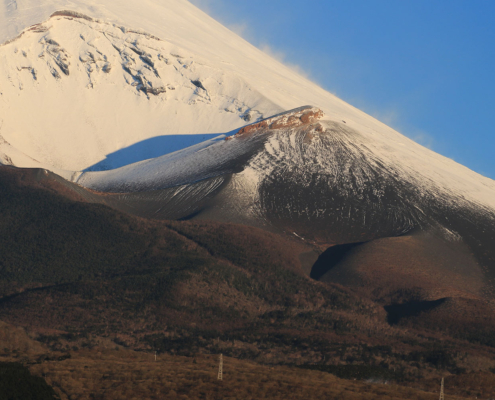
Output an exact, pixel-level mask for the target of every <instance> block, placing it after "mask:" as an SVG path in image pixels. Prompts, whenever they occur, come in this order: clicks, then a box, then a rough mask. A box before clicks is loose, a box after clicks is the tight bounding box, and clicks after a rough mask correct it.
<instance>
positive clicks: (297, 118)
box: [226, 106, 324, 140]
mask: <svg viewBox="0 0 495 400" xmlns="http://www.w3.org/2000/svg"><path fill="white" fill-rule="evenodd" d="M323 115H324V114H323V111H321V110H320V109H319V108H317V107H312V106H304V107H299V108H295V109H293V110H290V111H287V112H285V113H282V114H278V115H275V116H273V117H270V118H267V119H264V120H262V121H259V122H256V123H254V124H251V125H246V126H244V127H242V128H241V129H239V131H238V132H237V133H236V134H235V135H234V136H230V137H227V138H226V140H228V139H231V138H232V137H235V136H241V135H246V134H251V133H253V132H255V131H258V130H262V129H263V130H264V129H283V128H293V127H297V126H303V125H309V124H312V123H314V122H316V121H318V120H319V119H321V118H322V117H323Z"/></svg>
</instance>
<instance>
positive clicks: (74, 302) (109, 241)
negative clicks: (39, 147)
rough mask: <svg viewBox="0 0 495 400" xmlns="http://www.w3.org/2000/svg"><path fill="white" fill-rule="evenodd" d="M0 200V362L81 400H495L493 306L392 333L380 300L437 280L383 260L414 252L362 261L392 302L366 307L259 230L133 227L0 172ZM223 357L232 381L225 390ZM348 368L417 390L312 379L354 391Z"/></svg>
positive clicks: (370, 302)
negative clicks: (439, 398)
mask: <svg viewBox="0 0 495 400" xmlns="http://www.w3.org/2000/svg"><path fill="white" fill-rule="evenodd" d="M0 184H1V187H2V193H1V195H0V208H1V209H2V211H3V214H2V219H0V272H1V273H0V294H1V296H2V297H1V298H0V320H2V321H5V322H8V323H10V324H11V325H13V326H18V327H22V328H12V326H9V325H0V342H1V343H0V356H2V355H3V357H4V359H6V360H7V359H12V360H17V361H22V362H24V363H34V364H32V371H34V372H35V373H37V374H45V375H46V377H47V379H48V380H49V381H50V382H51V383H53V385H54V386H55V387H57V388H58V389H57V390H59V391H61V393H63V391H66V393H69V394H71V396H73V397H70V398H91V397H87V396H90V395H91V393H93V394H94V396H93V397H92V398H98V397H95V396H100V397H99V398H105V399H106V398H109V399H111V398H126V399H127V398H154V397H153V396H155V397H156V398H159V397H157V396H162V397H163V396H165V395H166V396H167V398H174V397H173V396H176V398H228V397H229V396H230V397H233V398H242V399H246V398H277V397H276V396H279V397H280V398H339V399H347V398H348V399H353V398H356V399H358V398H384V399H386V398H396V399H402V398H403V399H416V398H417V399H423V398H424V399H429V398H434V396H436V395H429V394H425V393H423V392H418V391H417V390H416V387H423V388H426V389H428V390H434V389H435V385H437V382H438V379H439V378H440V377H441V376H448V377H449V378H448V379H447V381H448V382H449V380H451V382H452V389H455V390H453V391H452V392H448V393H450V394H456V393H457V394H460V395H463V396H471V393H475V394H476V395H477V393H480V395H478V397H479V398H489V396H490V395H492V394H493V392H492V393H490V391H491V390H492V389H490V388H492V387H493V380H491V379H492V377H491V376H492V374H491V372H489V371H490V369H493V368H495V350H494V348H495V335H494V333H493V330H492V329H490V327H492V326H495V324H494V321H495V319H494V314H493V313H492V312H491V310H493V308H492V306H491V304H490V303H489V302H486V301H485V302H483V303H480V300H479V299H477V298H476V296H474V298H466V299H462V298H455V299H452V298H448V299H446V300H445V301H442V302H441V303H439V304H438V305H436V303H435V307H433V308H430V309H427V310H426V309H425V310H423V311H421V312H418V313H416V314H414V315H413V314H411V315H406V316H404V318H402V319H400V320H398V322H397V323H391V321H390V320H387V317H389V315H387V311H386V310H385V309H384V307H383V306H384V304H385V303H384V301H385V300H386V301H395V302H400V301H403V300H414V299H416V297H415V296H416V295H417V292H418V291H417V290H416V289H417V286H418V285H419V286H423V287H425V288H430V289H431V287H432V286H431V285H429V282H431V280H432V277H433V278H436V277H437V275H434V274H431V275H428V268H425V267H424V266H423V268H419V267H418V266H417V265H412V264H407V265H409V266H410V271H405V273H404V271H401V270H400V269H394V268H395V267H394V265H397V264H398V263H404V262H406V261H407V258H411V257H409V256H408V257H406V256H402V258H400V260H399V261H397V255H396V254H395V253H393V252H392V251H390V252H389V253H388V254H387V257H385V258H384V257H380V256H379V254H385V253H386V251H388V250H390V248H387V246H388V245H387V243H392V242H394V243H395V242H401V243H402V244H403V245H404V246H406V247H408V248H410V252H409V253H407V252H406V253H404V254H406V255H407V254H410V253H411V252H412V253H414V252H417V251H416V250H417V249H418V246H419V245H420V244H421V243H419V244H418V242H417V241H416V240H411V239H407V238H405V239H400V240H388V241H387V240H385V241H377V243H376V244H375V245H374V246H376V247H377V248H378V249H381V250H384V251H380V252H377V251H374V252H373V254H372V256H369V257H367V262H368V265H370V268H369V270H370V271H373V273H375V275H374V278H375V280H373V279H372V278H373V274H369V275H368V276H367V277H365V278H366V279H368V280H366V281H365V283H366V286H368V287H373V285H375V287H378V286H377V283H380V282H386V285H383V286H388V287H390V288H392V289H393V291H392V292H390V291H389V292H388V293H385V292H384V291H382V290H380V291H379V293H374V292H373V291H372V290H364V289H367V288H366V287H365V288H364V289H363V288H360V291H358V290H354V289H353V290H351V289H349V288H346V287H344V286H341V285H339V284H336V283H335V282H326V283H324V282H317V281H314V280H312V279H310V278H309V277H308V276H307V273H305V271H303V268H302V266H301V262H300V259H299V254H301V253H302V252H304V251H308V248H307V247H305V245H304V244H301V243H298V242H294V241H292V240H289V239H287V238H285V237H282V236H279V235H275V234H273V233H269V232H265V231H263V230H260V229H255V228H251V227H246V226H239V225H232V224H221V223H215V222H198V221H190V222H184V221H180V222H179V221H175V222H158V221H148V220H144V219H139V218H134V217H130V216H127V215H125V214H122V213H119V212H116V211H114V210H111V209H109V208H107V207H104V206H100V205H92V204H87V203H84V202H82V201H81V199H80V198H79V197H78V196H76V195H74V194H71V193H67V189H66V188H63V187H61V186H60V185H58V184H57V183H56V182H53V181H50V180H48V181H46V180H45V179H44V173H43V172H42V171H41V172H40V171H37V172H32V171H31V172H30V171H18V170H15V169H10V168H9V169H7V170H5V169H2V170H1V171H0ZM61 194H63V196H61ZM384 245H385V247H384ZM419 248H420V246H419ZM385 250H386V251H385ZM361 255H362V254H361ZM358 256H360V254H359V253H356V257H357V258H359V257H358ZM384 259H385V260H392V261H390V262H386V263H383V260H384ZM447 267H448V266H446V267H445V268H447ZM442 268H443V267H442ZM306 272H307V271H306ZM411 277H414V279H412V278H411ZM460 281H461V279H460V278H459V277H456V278H455V282H454V283H455V284H452V282H451V283H449V285H447V286H449V287H450V288H456V286H457V288H459V287H460V286H459V284H458V282H460ZM473 281H476V282H477V280H476V279H474V278H473ZM408 282H409V283H411V282H412V283H411V284H412V285H413V287H411V288H410V290H409V289H407V284H408ZM404 286H406V289H407V290H404ZM471 286H472V287H473V288H475V287H476V285H471ZM449 290H450V291H449V292H448V293H449V294H452V293H453V292H454V291H453V290H451V289H449ZM430 293H431V292H430ZM420 295H421V293H420ZM419 299H420V300H422V299H423V298H422V297H419ZM427 299H429V298H428V297H427ZM452 315H456V316H457V319H453V318H452ZM33 338H34V339H36V340H37V341H33ZM16 341H17V342H16ZM117 345H118V346H117ZM116 346H117V347H118V348H119V349H120V350H118V351H117V350H109V349H115V347H116ZM124 348H125V349H124ZM131 350H140V351H144V352H148V353H135V352H133V351H131ZM154 350H157V351H158V352H159V356H160V360H161V361H160V362H159V363H152V362H150V361H149V357H150V356H149V352H150V351H154ZM220 353H222V354H224V355H225V356H226V357H227V360H228V364H229V365H230V367H229V368H230V370H228V371H231V372H232V371H234V370H235V371H236V375H235V378H234V377H232V380H228V378H227V376H229V375H228V374H229V373H230V372H227V375H226V378H227V379H226V381H225V382H223V383H220V384H219V383H218V382H217V381H216V380H215V366H214V364H215V363H216V361H215V360H216V355H218V354H220ZM212 354H214V355H215V356H214V355H212ZM68 355H70V358H69V359H67V356H68ZM181 356H186V357H181ZM194 357H196V364H194V363H192V360H193V358H194ZM247 360H250V361H247ZM253 361H256V362H258V363H259V364H254V363H252V362H253ZM160 363H161V364H160ZM260 364H264V365H265V366H261V365H260ZM291 365H292V366H298V367H301V368H299V369H296V368H294V367H290V366H291ZM85 366H86V367H87V368H84V367H85ZM302 368H305V369H302ZM352 368H357V369H358V372H359V377H360V379H364V380H366V379H378V380H389V381H394V382H396V383H400V384H401V385H410V386H413V387H412V388H410V389H409V388H404V387H402V388H397V387H395V386H392V385H369V384H367V383H365V382H359V381H349V380H347V381H342V380H339V379H337V378H335V377H334V376H333V375H330V374H328V373H325V372H321V371H317V370H316V369H319V370H322V371H332V372H333V373H336V374H337V375H338V376H341V377H342V376H344V377H348V378H351V379H352V378H353V375H352V374H353V373H354V372H356V371H354V370H353V369H352ZM312 369H313V370H312ZM480 370H481V371H482V372H480ZM112 371H120V372H119V373H118V374H116V373H112ZM205 371H206V372H205ZM353 371H354V372H353ZM265 375H266V376H265ZM450 376H452V377H455V378H456V379H457V378H458V379H459V381H456V380H453V379H454V378H451V377H450ZM234 379H235V380H234ZM462 379H464V380H465V381H463V380H462ZM200 380H201V382H202V383H201V384H199V383H198V382H200ZM456 382H459V383H456ZM203 387H204V391H205V392H204V393H205V394H201V392H199V390H200V389H198V388H203ZM467 388H468V389H467ZM172 390H173V392H174V393H175V394H173V393H172V394H170V392H171V391H172ZM201 390H203V389H201ZM157 391H158V392H157ZM363 391H364V392H365V393H363ZM110 393H113V394H111V395H110ZM144 393H147V394H146V395H144ZM370 393H371V394H370ZM103 395H104V396H105V397H101V396H103ZM77 396H82V397H77ZM84 396H86V397H84ZM107 396H110V397H107ZM111 396H113V397H111ZM119 396H120V397H119ZM143 396H146V397H143ZM181 396H182V397H181ZM184 396H185V397H184ZM201 396H203V397H201ZM207 396H210V397H207ZM236 396H237V397H236ZM263 396H264V397H263ZM290 396H293V397H290ZM298 396H299V397H298ZM353 396H354V397H353ZM373 396H375V397H373ZM408 396H409V397H408ZM432 396H433V397H432ZM483 396H484V397H483ZM66 398H69V397H68V396H66Z"/></svg>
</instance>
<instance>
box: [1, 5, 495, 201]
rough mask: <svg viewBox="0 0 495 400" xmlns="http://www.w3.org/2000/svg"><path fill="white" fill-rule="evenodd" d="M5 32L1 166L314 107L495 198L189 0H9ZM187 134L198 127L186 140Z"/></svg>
mask: <svg viewBox="0 0 495 400" xmlns="http://www.w3.org/2000/svg"><path fill="white" fill-rule="evenodd" d="M63 10H70V11H71V12H70V13H67V12H61V11H63ZM74 12H77V13H81V14H80V15H79V17H77V18H75V17H74V15H77V14H74ZM54 13H56V14H58V15H55V16H53V17H51V18H50V16H51V15H52V14H54ZM64 15H65V16H64ZM71 15H72V16H71ZM40 23H41V24H40ZM36 24H40V25H36ZM19 35H20V36H19ZM2 41H10V42H8V43H7V44H5V45H3V46H0V93H1V95H0V109H1V113H0V118H1V119H2V120H1V121H0V127H1V128H0V135H1V136H2V138H3V140H2V143H3V144H0V160H1V161H0V162H2V163H9V161H10V162H11V163H13V164H14V165H17V166H30V167H33V166H41V167H44V168H48V169H50V170H52V171H55V172H57V173H60V174H63V175H64V176H65V177H70V176H71V173H70V172H66V173H64V172H63V170H68V171H76V170H88V169H111V168H115V167H120V166H123V165H126V164H129V163H132V162H135V161H139V160H144V159H147V158H153V157H156V156H158V155H161V154H167V153H170V152H171V151H173V150H177V149H179V148H181V147H186V145H191V144H194V143H198V142H201V141H202V139H203V134H223V133H227V134H228V132H230V131H232V130H234V129H236V128H239V127H241V126H243V125H245V124H246V120H248V119H249V118H251V121H250V122H252V121H253V120H256V119H257V118H261V117H268V116H271V115H273V114H276V113H278V112H280V111H283V110H289V109H292V108H295V107H300V106H301V105H303V104H312V105H314V106H317V107H319V108H320V109H322V110H323V111H324V113H325V115H326V117H325V119H326V120H329V121H333V122H335V123H342V121H345V122H346V126H347V127H349V128H350V129H352V130H354V131H355V132H358V133H359V134H360V135H361V136H362V137H363V138H364V140H365V141H366V143H367V144H366V146H367V147H368V149H369V150H370V152H371V153H373V154H376V155H377V156H378V157H379V158H382V159H385V160H387V162H388V163H389V164H390V165H402V168H403V169H405V170H407V171H408V172H409V174H410V175H412V176H414V175H415V174H416V175H417V176H421V177H422V179H423V183H424V184H429V183H434V184H435V185H441V186H444V187H445V189H446V190H451V191H454V192H456V193H458V194H459V195H462V196H466V197H467V198H470V199H472V200H473V201H477V202H479V203H480V204H484V205H490V207H495V200H494V197H493V196H492V192H491V190H493V188H494V187H495V183H494V182H493V181H492V180H490V179H487V178H484V177H482V176H480V175H478V174H476V173H474V172H472V171H470V170H468V169H467V168H465V167H463V166H460V165H459V164H456V163H455V162H453V161H451V160H449V159H446V158H445V157H442V156H440V155H438V154H436V153H434V152H432V151H430V150H428V149H425V148H423V147H422V146H420V145H418V144H416V143H414V142H413V141H411V140H409V139H407V138H405V137H404V136H402V135H400V134H399V133H397V132H396V131H394V130H393V129H391V128H389V127H387V126H386V125H384V124H382V123H380V122H379V121H377V120H375V119H374V118H372V117H370V116H368V115H366V114H365V113H363V112H361V111H360V110H357V109H356V108H354V107H352V106H350V105H349V104H347V103H345V102H343V101H342V100H340V99H338V98H337V97H335V96H333V95H332V94H330V93H328V92H326V91H324V90H323V89H321V88H320V87H318V86H317V85H315V84H313V83H312V82H310V81H308V80H307V79H305V78H304V77H302V76H300V75H298V74H297V73H296V72H294V71H293V70H291V69H289V68H288V67H286V66H284V65H282V64H280V63H279V62H277V61H276V60H274V59H272V58H271V57H269V56H268V55H266V54H264V53H263V52H261V51H260V50H258V49H256V48H255V47H253V46H251V45H250V44H248V43H247V42H246V41H244V40H243V39H242V38H240V37H238V36H237V35H235V34H234V33H232V32H231V31H229V30H228V29H226V28H225V27H223V26H222V25H220V24H219V23H217V22H216V21H214V20H213V19H211V18H210V17H209V16H207V15H206V14H204V13H203V12H202V11H200V10H198V9H197V8H196V7H194V6H193V5H191V4H190V3H189V2H187V1H186V0H161V1H158V0H144V1H140V2H134V1H130V0H127V1H117V0H103V1H80V0H72V1H67V0H42V1H34V0H16V1H11V0H9V1H6V2H5V3H4V4H3V7H1V8H0V42H2ZM66 73H68V75H67V74H66ZM173 89H175V90H173ZM164 90H165V91H164ZM184 134H201V135H199V136H196V137H193V138H192V139H190V140H189V141H188V142H187V143H183V138H182V136H180V135H184ZM205 138H209V137H205ZM137 153H139V156H136V154H137ZM130 155H132V157H131V156H130ZM487 188H488V189H489V190H487Z"/></svg>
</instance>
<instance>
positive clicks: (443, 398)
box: [440, 378, 445, 400]
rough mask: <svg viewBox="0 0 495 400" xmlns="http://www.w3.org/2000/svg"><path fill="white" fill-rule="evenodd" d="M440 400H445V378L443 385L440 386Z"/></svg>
mask: <svg viewBox="0 0 495 400" xmlns="http://www.w3.org/2000/svg"><path fill="white" fill-rule="evenodd" d="M440 400H445V396H444V394H443V378H442V384H441V386H440Z"/></svg>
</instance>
